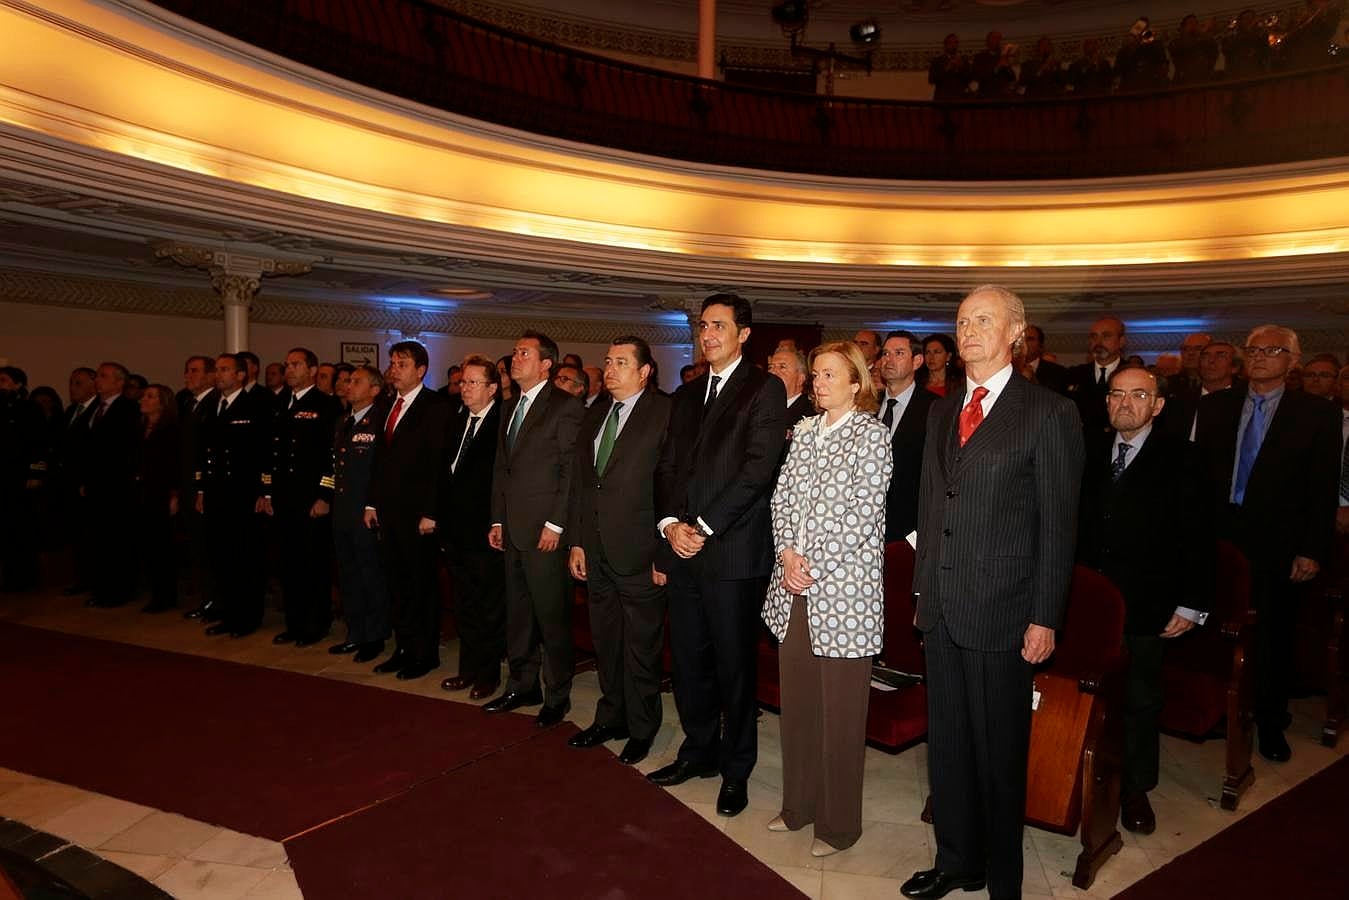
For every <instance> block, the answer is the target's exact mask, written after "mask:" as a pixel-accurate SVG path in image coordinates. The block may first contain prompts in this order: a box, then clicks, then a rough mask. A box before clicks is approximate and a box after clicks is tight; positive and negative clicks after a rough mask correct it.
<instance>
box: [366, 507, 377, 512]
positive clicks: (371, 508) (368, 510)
mask: <svg viewBox="0 0 1349 900" xmlns="http://www.w3.org/2000/svg"><path fill="white" fill-rule="evenodd" d="M365 511H366V512H374V511H375V508H374V507H373V506H367V507H366V508H365Z"/></svg>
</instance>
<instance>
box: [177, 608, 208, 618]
mask: <svg viewBox="0 0 1349 900" xmlns="http://www.w3.org/2000/svg"><path fill="white" fill-rule="evenodd" d="M205 609H206V607H204V606H198V607H196V608H195V609H189V610H188V611H187V612H185V613H183V618H184V619H200V618H201V617H202V612H203V610H205Z"/></svg>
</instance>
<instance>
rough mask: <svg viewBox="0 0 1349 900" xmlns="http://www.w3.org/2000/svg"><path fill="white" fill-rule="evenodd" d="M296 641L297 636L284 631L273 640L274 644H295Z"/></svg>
mask: <svg viewBox="0 0 1349 900" xmlns="http://www.w3.org/2000/svg"><path fill="white" fill-rule="evenodd" d="M294 641H295V635H293V634H291V633H290V632H289V631H283V632H281V633H280V634H278V635H277V636H276V637H274V638H272V643H273V644H290V643H294Z"/></svg>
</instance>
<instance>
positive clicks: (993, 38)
mask: <svg viewBox="0 0 1349 900" xmlns="http://www.w3.org/2000/svg"><path fill="white" fill-rule="evenodd" d="M1015 58H1016V44H1004V43H1003V42H1002V32H1001V31H990V32H989V33H988V34H987V35H986V36H985V37H984V49H982V50H980V51H979V52H978V53H976V54H975V55H974V59H973V61H972V62H971V63H970V75H971V77H972V78H973V80H974V83H975V89H974V92H975V94H976V95H977V96H978V97H979V98H980V99H986V100H988V99H998V98H1002V97H1008V96H1011V95H1012V94H1013V93H1014V91H1015V88H1016V71H1015V70H1014V69H1013V68H1012V65H1013V61H1014V60H1015Z"/></svg>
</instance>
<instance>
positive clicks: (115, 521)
mask: <svg viewBox="0 0 1349 900" xmlns="http://www.w3.org/2000/svg"><path fill="white" fill-rule="evenodd" d="M129 375H130V373H129V372H128V371H127V370H126V367H124V366H122V365H121V364H120V363H115V362H105V363H103V364H102V365H100V366H99V367H98V374H97V375H96V376H95V377H94V389H95V390H96V391H97V393H98V397H97V399H95V401H94V414H93V416H92V417H91V418H90V419H89V439H88V444H87V448H86V459H85V466H84V479H83V482H82V483H83V486H84V493H85V496H86V497H87V498H88V500H89V516H90V520H91V523H92V526H93V528H94V530H95V534H96V535H97V536H96V538H95V540H94V545H93V547H94V553H93V584H92V587H93V596H92V597H91V598H90V600H89V605H90V606H105V607H111V606H121V605H122V604H123V603H127V602H128V601H130V600H131V599H132V598H133V597H134V596H135V593H136V549H135V538H136V535H135V532H134V531H133V530H132V529H130V528H127V527H126V526H125V524H124V523H125V518H126V511H127V510H128V509H130V508H131V505H132V503H133V501H134V499H135V486H136V466H137V463H138V459H137V451H138V448H139V446H140V419H141V416H140V406H139V405H138V404H137V403H136V402H135V401H133V400H129V399H127V398H126V397H125V396H123V390H124V388H125V387H126V380H127V377H128V376H129Z"/></svg>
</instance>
